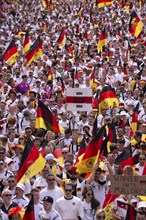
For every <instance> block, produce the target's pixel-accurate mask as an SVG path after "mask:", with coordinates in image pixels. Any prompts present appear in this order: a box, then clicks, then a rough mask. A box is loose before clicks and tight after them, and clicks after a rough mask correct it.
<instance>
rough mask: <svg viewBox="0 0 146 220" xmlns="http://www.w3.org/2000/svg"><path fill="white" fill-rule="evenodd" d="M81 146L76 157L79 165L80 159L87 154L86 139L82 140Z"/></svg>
mask: <svg viewBox="0 0 146 220" xmlns="http://www.w3.org/2000/svg"><path fill="white" fill-rule="evenodd" d="M79 145H80V148H79V151H78V154H77V157H76V162H75V164H77V163H78V162H79V157H80V156H81V155H82V154H84V153H85V151H86V143H85V139H84V138H83V139H82V140H81V142H80V143H79Z"/></svg>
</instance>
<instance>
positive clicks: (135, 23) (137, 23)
mask: <svg viewBox="0 0 146 220" xmlns="http://www.w3.org/2000/svg"><path fill="white" fill-rule="evenodd" d="M143 26H144V25H143V23H142V21H141V20H140V18H139V17H138V15H137V14H136V12H135V11H133V12H132V13H131V17H130V22H129V32H130V33H131V34H133V35H134V36H135V37H138V35H139V34H140V33H141V31H142V28H143Z"/></svg>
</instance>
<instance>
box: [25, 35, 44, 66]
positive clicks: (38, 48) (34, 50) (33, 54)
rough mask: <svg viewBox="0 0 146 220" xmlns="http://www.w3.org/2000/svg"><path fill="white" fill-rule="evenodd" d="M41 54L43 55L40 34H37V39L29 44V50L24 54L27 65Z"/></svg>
mask: <svg viewBox="0 0 146 220" xmlns="http://www.w3.org/2000/svg"><path fill="white" fill-rule="evenodd" d="M42 55H43V53H42V42H41V39H40V36H38V38H37V40H36V41H35V42H34V44H33V45H32V46H31V48H30V50H29V51H28V53H27V55H26V60H27V63H28V66H29V65H30V64H31V63H32V62H33V61H36V60H37V59H38V58H40V57H41V56H42Z"/></svg>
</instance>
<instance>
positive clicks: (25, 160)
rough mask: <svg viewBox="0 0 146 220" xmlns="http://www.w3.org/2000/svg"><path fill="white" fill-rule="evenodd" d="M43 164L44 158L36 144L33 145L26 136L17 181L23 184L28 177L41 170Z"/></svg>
mask: <svg viewBox="0 0 146 220" xmlns="http://www.w3.org/2000/svg"><path fill="white" fill-rule="evenodd" d="M44 166H45V159H44V158H43V157H42V155H41V153H40V152H39V151H38V149H37V148H36V146H34V145H33V142H32V141H31V139H30V138H28V139H27V142H26V146H25V148H24V151H23V154H22V159H21V163H20V167H19V171H18V174H17V183H18V182H19V183H23V184H24V183H25V182H26V181H27V180H28V179H30V178H31V177H33V176H35V175H36V174H38V173H39V172H41V171H42V169H43V168H44Z"/></svg>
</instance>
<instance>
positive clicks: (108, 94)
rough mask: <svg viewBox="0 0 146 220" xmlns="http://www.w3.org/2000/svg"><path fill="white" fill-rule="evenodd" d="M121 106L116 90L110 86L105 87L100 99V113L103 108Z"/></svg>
mask: <svg viewBox="0 0 146 220" xmlns="http://www.w3.org/2000/svg"><path fill="white" fill-rule="evenodd" d="M118 105H119V101H118V99H117V96H116V93H115V90H114V88H112V87H111V86H110V85H108V86H104V87H103V89H102V91H101V94H100V97H99V112H101V109H102V108H108V107H110V106H113V107H116V106H118Z"/></svg>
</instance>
